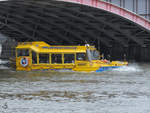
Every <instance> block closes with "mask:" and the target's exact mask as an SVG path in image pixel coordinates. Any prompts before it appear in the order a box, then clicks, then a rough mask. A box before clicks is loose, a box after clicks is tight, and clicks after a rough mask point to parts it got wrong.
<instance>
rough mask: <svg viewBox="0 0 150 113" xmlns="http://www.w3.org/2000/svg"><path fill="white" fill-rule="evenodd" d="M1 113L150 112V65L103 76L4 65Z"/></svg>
mask: <svg viewBox="0 0 150 113" xmlns="http://www.w3.org/2000/svg"><path fill="white" fill-rule="evenodd" d="M0 113H150V64H142V63H133V64H130V65H129V66H127V67H122V68H119V69H114V70H110V71H106V72H102V73H94V72H92V73H79V72H71V71H59V72H55V71H32V72H16V71H13V70H11V69H9V68H6V67H4V66H0Z"/></svg>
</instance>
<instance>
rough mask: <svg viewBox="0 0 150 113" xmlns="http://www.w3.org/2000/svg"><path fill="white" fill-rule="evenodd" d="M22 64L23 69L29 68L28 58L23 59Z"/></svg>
mask: <svg viewBox="0 0 150 113" xmlns="http://www.w3.org/2000/svg"><path fill="white" fill-rule="evenodd" d="M20 64H21V66H22V67H27V66H28V64H29V61H28V58H26V57H23V58H21V60H20Z"/></svg>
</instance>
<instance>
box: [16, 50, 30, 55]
mask: <svg viewBox="0 0 150 113" xmlns="http://www.w3.org/2000/svg"><path fill="white" fill-rule="evenodd" d="M18 50H21V51H22V50H28V56H27V55H25V56H23V55H20V56H18ZM30 56H31V54H30V48H25V49H24V48H21V49H20V48H17V49H16V57H30Z"/></svg>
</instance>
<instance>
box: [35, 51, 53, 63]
mask: <svg viewBox="0 0 150 113" xmlns="http://www.w3.org/2000/svg"><path fill="white" fill-rule="evenodd" d="M40 54H47V55H48V59H47V61H48V63H47V62H45V63H43V62H42V63H40ZM37 57H38V62H37V64H50V54H49V53H38V54H37Z"/></svg>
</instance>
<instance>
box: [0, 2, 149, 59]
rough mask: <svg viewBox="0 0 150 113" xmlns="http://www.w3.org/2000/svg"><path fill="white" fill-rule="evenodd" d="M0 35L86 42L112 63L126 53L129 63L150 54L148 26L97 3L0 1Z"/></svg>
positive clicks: (122, 10) (124, 12)
mask: <svg viewBox="0 0 150 113" xmlns="http://www.w3.org/2000/svg"><path fill="white" fill-rule="evenodd" d="M0 33H2V34H5V35H6V36H8V37H10V38H12V39H15V40H16V41H34V40H43V41H46V42H47V43H50V44H65V45H66V44H69V45H71V44H72V45H75V44H84V43H85V41H87V42H88V43H90V44H94V45H96V47H97V48H99V49H100V48H101V49H102V51H103V52H105V53H106V54H112V56H113V58H116V59H118V58H120V57H121V56H123V54H124V53H126V54H128V56H129V57H130V58H129V59H137V58H136V57H137V56H139V58H140V59H146V60H149V58H148V55H149V54H150V53H149V52H148V51H149V45H150V22H149V21H148V20H146V19H144V18H142V17H140V16H138V15H136V14H134V13H132V12H130V11H127V10H125V9H123V8H120V7H118V6H115V5H113V4H110V3H107V2H104V1H100V0H60V1H55V0H52V1H50V0H36V1H35V0H22V1H19V0H13V1H1V2H0ZM145 53H146V54H147V55H146V56H144V55H143V54H145ZM137 60H138V59H137Z"/></svg>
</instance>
